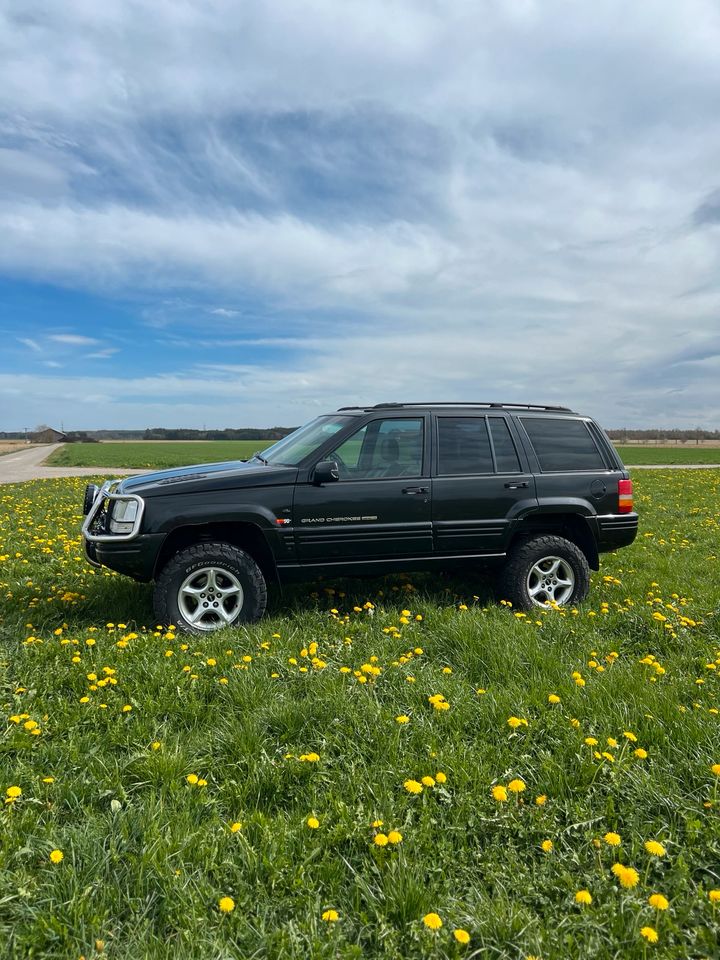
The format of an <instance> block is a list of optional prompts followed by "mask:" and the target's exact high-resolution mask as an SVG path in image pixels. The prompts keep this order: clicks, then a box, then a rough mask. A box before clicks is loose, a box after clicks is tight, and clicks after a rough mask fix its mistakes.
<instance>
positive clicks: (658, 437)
mask: <svg viewBox="0 0 720 960" xmlns="http://www.w3.org/2000/svg"><path fill="white" fill-rule="evenodd" d="M607 434H608V436H609V437H610V439H611V440H617V441H618V443H626V442H627V441H632V440H637V441H640V442H642V443H690V442H695V443H699V442H700V441H701V440H715V441H720V430H700V429H697V430H663V429H662V428H661V427H654V428H653V429H652V430H628V429H627V428H626V427H623V428H622V430H608V431H607Z"/></svg>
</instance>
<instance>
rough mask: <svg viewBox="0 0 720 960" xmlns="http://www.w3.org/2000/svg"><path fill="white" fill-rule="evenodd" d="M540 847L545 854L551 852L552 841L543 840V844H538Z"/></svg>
mask: <svg viewBox="0 0 720 960" xmlns="http://www.w3.org/2000/svg"><path fill="white" fill-rule="evenodd" d="M540 846H541V847H542V849H543V850H544V851H545V853H550V852H551V851H552V848H553V842H552V840H543V842H542V843H541V844H540Z"/></svg>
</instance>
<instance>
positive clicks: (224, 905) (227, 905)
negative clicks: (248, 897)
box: [218, 897, 235, 913]
mask: <svg viewBox="0 0 720 960" xmlns="http://www.w3.org/2000/svg"><path fill="white" fill-rule="evenodd" d="M218 907H219V908H220V912H221V913H232V912H233V910H234V909H235V901H234V900H233V898H232V897H221V898H220V900H219V901H218Z"/></svg>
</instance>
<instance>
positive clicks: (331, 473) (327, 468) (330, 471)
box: [313, 460, 340, 484]
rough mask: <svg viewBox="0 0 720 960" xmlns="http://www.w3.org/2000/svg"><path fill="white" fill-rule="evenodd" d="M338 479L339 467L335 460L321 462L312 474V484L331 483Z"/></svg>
mask: <svg viewBox="0 0 720 960" xmlns="http://www.w3.org/2000/svg"><path fill="white" fill-rule="evenodd" d="M339 479H340V467H339V466H338V464H337V460H321V461H320V463H318V464H317V466H316V467H315V472H314V473H313V483H315V484H321V483H332V482H333V481H334V480H339Z"/></svg>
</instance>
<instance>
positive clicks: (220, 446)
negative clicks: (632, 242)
mask: <svg viewBox="0 0 720 960" xmlns="http://www.w3.org/2000/svg"><path fill="white" fill-rule="evenodd" d="M272 442H273V441H270V440H208V441H199V442H197V443H183V442H178V443H154V442H153V441H152V440H146V441H138V442H137V443H135V442H133V443H112V442H109V443H68V444H63V446H61V447H60V448H59V449H58V450H56V451H55V452H54V453H53V454H52V455H51V456H50V457H49V459H48V460H47V463H48V464H51V465H52V466H55V467H103V468H104V467H107V468H112V467H118V468H120V467H128V468H132V469H141V470H142V469H148V470H153V469H158V470H159V469H164V468H166V467H182V466H187V465H189V464H194V463H215V462H217V461H221V460H243V459H247V457H250V456H252V454H253V453H254V452H255V451H256V450H260V451H262V450H263V449H265V448H266V447H269V446H270V445H271V443H272ZM617 449H618V452H619V453H620V456H621V457H622V459H623V461H624V462H625V463H629V464H654V463H660V464H666V463H668V464H692V463H710V464H713V463H717V464H720V448H717V449H709V448H707V447H691V446H688V447H634V446H633V447H623V446H618V448H617Z"/></svg>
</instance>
